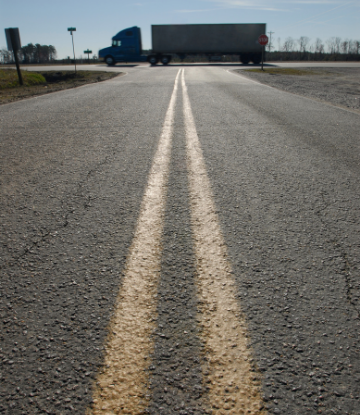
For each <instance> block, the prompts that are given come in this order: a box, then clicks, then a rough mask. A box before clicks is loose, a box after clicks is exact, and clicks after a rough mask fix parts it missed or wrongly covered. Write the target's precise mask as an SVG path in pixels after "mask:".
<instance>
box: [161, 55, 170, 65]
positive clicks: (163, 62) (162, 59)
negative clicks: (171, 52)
mask: <svg viewBox="0 0 360 415" xmlns="http://www.w3.org/2000/svg"><path fill="white" fill-rule="evenodd" d="M169 62H170V59H169V57H168V56H162V58H161V63H162V64H163V65H167V64H168V63H169Z"/></svg>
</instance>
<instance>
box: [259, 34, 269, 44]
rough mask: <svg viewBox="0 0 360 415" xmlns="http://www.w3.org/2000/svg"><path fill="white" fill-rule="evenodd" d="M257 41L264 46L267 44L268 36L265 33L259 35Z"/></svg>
mask: <svg viewBox="0 0 360 415" xmlns="http://www.w3.org/2000/svg"><path fill="white" fill-rule="evenodd" d="M258 42H259V43H260V45H261V46H265V45H267V44H268V42H269V38H268V37H267V36H266V35H260V36H259V38H258Z"/></svg>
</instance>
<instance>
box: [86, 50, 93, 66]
mask: <svg viewBox="0 0 360 415" xmlns="http://www.w3.org/2000/svg"><path fill="white" fill-rule="evenodd" d="M84 53H87V55H88V62H89V63H90V53H92V50H90V49H86V50H84Z"/></svg>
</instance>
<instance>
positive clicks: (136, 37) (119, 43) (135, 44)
mask: <svg viewBox="0 0 360 415" xmlns="http://www.w3.org/2000/svg"><path fill="white" fill-rule="evenodd" d="M141 53H142V44H141V30H140V28H139V27H137V26H133V27H129V28H127V29H124V30H121V32H119V33H117V34H116V35H115V36H114V37H113V38H112V41H111V46H109V47H107V48H104V49H100V50H99V59H100V60H101V61H105V62H106V63H107V64H108V65H115V63H116V62H146V61H147V56H145V55H142V54H141Z"/></svg>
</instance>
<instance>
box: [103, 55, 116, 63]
mask: <svg viewBox="0 0 360 415" xmlns="http://www.w3.org/2000/svg"><path fill="white" fill-rule="evenodd" d="M105 62H106V63H107V65H108V66H114V65H115V59H114V58H113V57H112V56H110V55H108V56H106V58H105Z"/></svg>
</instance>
